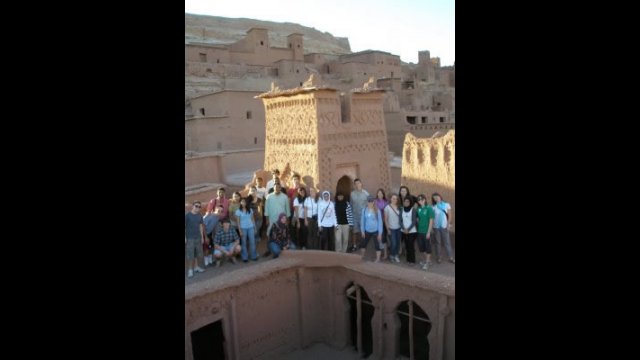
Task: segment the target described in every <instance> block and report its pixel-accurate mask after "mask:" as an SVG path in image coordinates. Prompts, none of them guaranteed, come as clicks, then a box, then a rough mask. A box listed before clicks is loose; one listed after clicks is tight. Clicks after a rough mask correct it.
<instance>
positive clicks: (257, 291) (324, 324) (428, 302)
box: [185, 250, 455, 360]
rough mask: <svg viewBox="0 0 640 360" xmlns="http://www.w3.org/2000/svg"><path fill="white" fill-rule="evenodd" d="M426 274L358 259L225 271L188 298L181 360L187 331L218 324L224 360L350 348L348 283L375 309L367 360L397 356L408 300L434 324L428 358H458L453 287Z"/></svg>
mask: <svg viewBox="0 0 640 360" xmlns="http://www.w3.org/2000/svg"><path fill="white" fill-rule="evenodd" d="M423 276H424V275H423V274H422V273H418V272H415V273H414V272H412V274H406V271H404V270H403V269H400V268H395V267H393V266H391V265H388V266H385V267H379V266H375V265H374V264H371V263H363V262H362V261H361V259H360V257H359V256H357V255H351V254H338V253H329V252H323V251H315V250H309V251H295V252H285V253H283V255H282V256H281V258H280V259H279V261H277V262H276V261H270V262H265V263H260V264H257V265H256V267H252V268H251V269H242V270H238V271H234V272H233V273H229V274H228V276H227V278H226V279H225V280H224V281H223V283H220V284H219V286H218V287H217V289H216V291H213V292H212V291H210V289H207V288H206V287H203V288H200V289H196V290H188V291H187V292H186V293H185V360H191V359H193V354H192V345H191V335H190V334H191V332H192V331H195V330H197V329H199V328H201V327H203V326H205V325H207V324H210V323H213V322H215V321H219V320H220V321H222V327H223V334H224V339H225V342H226V349H225V352H226V354H227V358H229V359H263V360H266V359H278V358H280V357H281V356H282V355H283V354H287V353H290V352H292V351H295V350H297V349H304V348H307V347H309V346H311V345H313V344H314V343H318V342H321V343H325V344H327V345H329V346H331V347H334V348H338V349H342V348H344V347H346V346H349V344H350V343H351V341H350V336H349V335H350V319H349V315H350V311H351V310H352V309H351V308H350V305H349V302H348V299H347V296H346V290H347V289H348V288H349V287H350V285H351V284H356V285H357V286H361V287H362V289H363V290H364V291H365V292H366V293H367V294H368V296H369V298H370V299H371V302H372V304H373V307H374V313H373V317H372V318H371V328H372V340H373V353H372V355H371V357H370V359H394V358H396V356H397V354H398V351H399V350H398V349H399V344H398V342H399V339H400V331H401V328H400V319H399V317H398V314H397V309H398V305H399V304H400V303H401V302H403V301H407V300H411V301H413V302H415V304H416V305H418V306H420V308H422V309H423V310H424V311H425V312H426V314H427V316H428V318H429V321H430V322H431V330H430V331H429V333H428V335H427V339H428V343H429V358H430V359H436V360H450V359H455V284H450V283H447V282H446V281H445V282H440V281H439V280H438V279H439V278H438V277H437V275H433V277H434V279H432V280H431V281H425V280H424V279H423V278H422V277H423ZM212 286H213V285H212ZM403 336H407V335H406V334H403Z"/></svg>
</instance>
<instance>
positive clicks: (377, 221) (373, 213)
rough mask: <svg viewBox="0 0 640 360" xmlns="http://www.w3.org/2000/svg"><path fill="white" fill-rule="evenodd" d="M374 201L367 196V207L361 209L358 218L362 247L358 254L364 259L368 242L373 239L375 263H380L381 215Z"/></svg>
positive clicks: (371, 197) (373, 198)
mask: <svg viewBox="0 0 640 360" xmlns="http://www.w3.org/2000/svg"><path fill="white" fill-rule="evenodd" d="M375 200H376V198H375V197H373V196H369V197H368V198H367V207H366V208H364V209H362V214H361V217H360V233H361V234H362V242H361V244H362V245H361V246H360V252H361V254H362V258H363V259H364V254H365V252H366V251H367V245H368V244H369V240H370V239H373V241H374V242H373V244H374V247H375V249H376V260H375V262H380V253H381V252H382V215H381V214H380V210H378V208H377V207H376V204H375Z"/></svg>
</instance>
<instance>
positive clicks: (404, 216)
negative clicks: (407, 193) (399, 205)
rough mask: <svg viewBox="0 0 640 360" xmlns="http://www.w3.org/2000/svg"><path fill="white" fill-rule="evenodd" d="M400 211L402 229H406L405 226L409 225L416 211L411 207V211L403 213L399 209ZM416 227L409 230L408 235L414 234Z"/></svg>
mask: <svg viewBox="0 0 640 360" xmlns="http://www.w3.org/2000/svg"><path fill="white" fill-rule="evenodd" d="M400 211H402V224H403V226H402V227H403V228H405V229H406V228H407V227H406V225H405V224H411V217H412V215H413V212H414V211H416V209H414V208H413V207H411V210H409V211H408V212H407V211H404V209H401V210H400ZM416 231H417V230H416V227H415V226H414V227H412V228H411V229H409V233H410V234H411V233H414V232H416Z"/></svg>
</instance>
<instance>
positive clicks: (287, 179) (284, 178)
mask: <svg viewBox="0 0 640 360" xmlns="http://www.w3.org/2000/svg"><path fill="white" fill-rule="evenodd" d="M273 170H275V169H269V170H265V169H260V170H257V171H255V172H254V173H253V178H252V179H251V181H250V182H248V183H247V184H245V186H244V189H242V190H240V195H241V196H242V197H246V196H247V195H248V194H249V188H250V187H251V186H253V185H255V184H256V180H257V179H258V177H261V178H262V180H263V184H264V186H266V185H267V183H268V182H269V180H271V179H272V178H273V176H272V174H271V172H272V171H273ZM278 170H280V184H283V185H284V186H285V187H286V188H289V186H290V183H291V178H292V177H293V175H294V174H297V172H296V171H293V170H291V168H290V167H289V165H288V164H287V166H286V167H285V170H284V171H283V170H281V169H278ZM301 183H302V186H304V187H305V188H306V189H307V195H308V194H309V188H310V187H314V186H315V179H314V178H313V176H309V175H305V176H302V177H301Z"/></svg>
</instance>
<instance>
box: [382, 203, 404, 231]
mask: <svg viewBox="0 0 640 360" xmlns="http://www.w3.org/2000/svg"><path fill="white" fill-rule="evenodd" d="M400 211H402V209H398V212H396V210H395V209H394V208H392V207H391V205H387V206H385V208H384V216H385V217H386V218H387V223H388V224H389V229H391V230H398V229H400V216H399V215H400ZM409 220H411V219H409Z"/></svg>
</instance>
